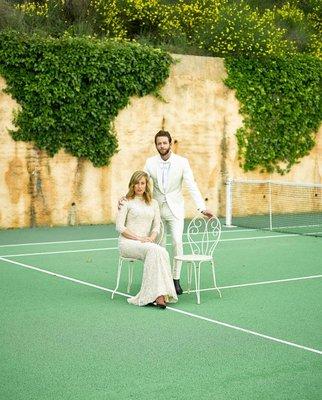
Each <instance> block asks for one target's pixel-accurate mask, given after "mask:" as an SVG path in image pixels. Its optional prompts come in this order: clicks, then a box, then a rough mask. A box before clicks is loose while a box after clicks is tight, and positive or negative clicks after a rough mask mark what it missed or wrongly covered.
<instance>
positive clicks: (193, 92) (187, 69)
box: [0, 56, 322, 228]
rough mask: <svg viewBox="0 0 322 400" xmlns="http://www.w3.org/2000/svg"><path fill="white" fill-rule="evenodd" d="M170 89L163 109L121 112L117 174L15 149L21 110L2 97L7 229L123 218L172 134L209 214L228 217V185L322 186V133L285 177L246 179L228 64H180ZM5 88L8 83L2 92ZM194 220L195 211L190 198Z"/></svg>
mask: <svg viewBox="0 0 322 400" xmlns="http://www.w3.org/2000/svg"><path fill="white" fill-rule="evenodd" d="M177 57H178V58H179V59H180V62H179V63H177V64H176V65H174V66H173V67H172V70H171V75H170V77H169V79H168V81H167V82H166V85H165V86H164V88H163V89H162V96H163V98H164V99H165V102H162V101H160V100H158V99H156V98H154V97H152V96H146V97H144V98H132V99H131V104H130V105H129V106H128V107H127V108H126V109H124V110H122V111H121V112H120V114H119V115H118V117H117V119H116V121H115V128H116V132H117V135H118V139H119V147H120V151H119V153H117V154H116V155H115V156H114V157H113V159H112V162H111V165H110V166H109V167H104V168H94V167H93V166H92V165H91V163H89V162H88V161H85V160H82V159H79V160H77V159H76V158H75V157H72V156H70V155H68V154H66V153H65V152H64V151H60V152H59V154H57V155H56V156H55V157H54V158H50V157H48V156H47V154H46V153H45V152H43V151H39V150H37V149H36V148H35V147H34V146H33V145H32V144H26V143H22V142H15V141H13V140H12V138H11V136H10V134H9V133H8V132H7V131H8V129H13V125H12V119H13V113H14V110H15V109H17V107H18V106H17V104H16V103H15V102H14V101H13V100H12V98H11V97H10V96H9V95H7V94H4V93H0V200H1V207H0V227H2V228H9V227H28V226H40V225H65V224H74V223H82V224H89V223H93V224H97V223H107V222H111V221H113V220H114V218H115V213H116V203H117V199H118V198H119V196H121V195H122V194H124V193H125V192H126V190H127V183H128V180H129V178H130V176H131V174H132V172H133V171H135V170H137V169H141V168H143V166H144V162H145V159H146V158H147V157H148V156H151V155H154V154H155V148H154V143H153V137H154V134H155V133H156V132H157V131H158V130H160V129H161V128H164V129H166V130H168V131H170V132H171V134H172V136H173V139H174V146H173V148H174V151H175V152H176V153H178V154H181V155H184V156H186V157H188V158H189V161H190V164H191V166H192V169H193V171H194V174H195V178H196V180H197V182H198V185H199V187H200V189H201V192H202V194H203V196H204V198H205V199H207V204H208V207H209V208H211V209H213V210H214V211H215V212H216V213H218V214H220V215H224V210H225V186H224V184H223V183H224V182H225V179H226V177H228V176H232V177H235V178H247V179H258V178H259V179H274V180H287V181H306V182H317V183H322V129H321V130H320V132H319V133H318V136H317V144H316V146H315V148H314V149H313V150H312V151H311V153H310V155H309V156H307V157H305V158H304V159H303V160H302V162H301V163H300V164H298V165H296V166H294V167H293V169H292V171H291V172H290V173H289V174H288V175H286V176H284V177H281V176H279V175H277V174H273V175H271V176H270V175H269V174H260V173H259V172H252V173H247V174H245V173H244V172H243V171H242V169H241V168H240V167H239V162H238V159H237V143H236V140H235V132H236V129H237V128H238V127H240V126H241V124H242V119H241V116H240V115H239V113H238V109H239V105H238V102H237V100H236V98H235V96H234V92H233V91H231V90H228V89H227V88H226V87H225V86H224V84H223V79H224V77H225V76H226V72H225V69H224V65H223V60H222V59H219V58H211V57H194V56H177ZM4 86H5V81H4V80H3V79H1V78H0V88H3V87H4ZM185 198H186V215H187V216H190V217H191V216H193V215H194V214H195V207H194V204H193V202H192V200H191V199H190V197H189V195H188V194H187V193H186V192H185Z"/></svg>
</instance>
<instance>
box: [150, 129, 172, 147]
mask: <svg viewBox="0 0 322 400" xmlns="http://www.w3.org/2000/svg"><path fill="white" fill-rule="evenodd" d="M163 136H165V137H167V138H168V139H169V143H171V142H172V138H171V135H170V133H169V132H168V131H164V130H163V129H161V131H159V132H158V133H157V134H156V135H155V136H154V143H155V144H157V138H158V137H163Z"/></svg>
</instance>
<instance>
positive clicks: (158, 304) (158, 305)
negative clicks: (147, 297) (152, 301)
mask: <svg viewBox="0 0 322 400" xmlns="http://www.w3.org/2000/svg"><path fill="white" fill-rule="evenodd" d="M156 307H158V308H161V309H162V310H164V309H165V308H167V305H166V304H160V303H157V304H156Z"/></svg>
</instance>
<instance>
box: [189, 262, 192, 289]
mask: <svg viewBox="0 0 322 400" xmlns="http://www.w3.org/2000/svg"><path fill="white" fill-rule="evenodd" d="M191 281H192V263H191V262H189V263H188V294H190V289H191Z"/></svg>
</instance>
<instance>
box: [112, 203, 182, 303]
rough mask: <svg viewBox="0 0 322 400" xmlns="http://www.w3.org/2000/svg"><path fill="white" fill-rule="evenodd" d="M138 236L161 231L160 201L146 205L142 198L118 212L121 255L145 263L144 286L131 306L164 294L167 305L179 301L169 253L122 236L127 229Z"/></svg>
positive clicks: (117, 223)
mask: <svg viewBox="0 0 322 400" xmlns="http://www.w3.org/2000/svg"><path fill="white" fill-rule="evenodd" d="M126 228H127V229H129V230H130V231H131V232H133V233H134V234H136V235H138V236H149V235H150V234H151V233H152V232H159V230H160V210H159V205H158V202H157V201H156V200H152V202H151V203H150V204H146V203H145V201H144V200H143V199H142V198H140V197H135V198H134V199H133V200H128V201H126V202H124V204H123V206H122V207H121V209H120V210H119V211H118V214H117V218H116V229H117V231H118V232H119V233H120V237H119V251H120V254H121V256H123V257H130V258H136V259H138V260H142V261H143V262H144V266H143V277H142V284H141V289H140V291H139V293H138V294H137V295H136V296H134V297H131V298H129V299H128V300H127V301H128V302H129V303H131V304H135V305H138V306H144V305H146V304H148V303H152V302H154V301H155V299H156V298H157V297H158V296H161V295H164V296H165V298H166V301H167V302H171V303H174V302H176V301H178V298H177V294H176V291H175V288H174V284H173V279H172V274H171V266H170V259H169V254H168V252H167V251H166V249H165V248H164V247H161V246H160V245H158V244H156V243H142V242H140V241H138V240H133V239H127V238H125V237H124V236H122V232H124V230H125V229H126Z"/></svg>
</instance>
